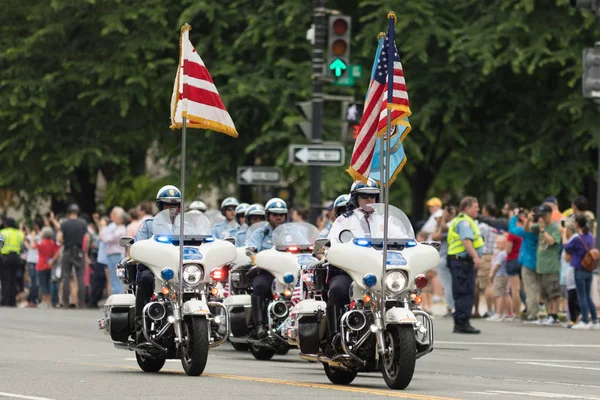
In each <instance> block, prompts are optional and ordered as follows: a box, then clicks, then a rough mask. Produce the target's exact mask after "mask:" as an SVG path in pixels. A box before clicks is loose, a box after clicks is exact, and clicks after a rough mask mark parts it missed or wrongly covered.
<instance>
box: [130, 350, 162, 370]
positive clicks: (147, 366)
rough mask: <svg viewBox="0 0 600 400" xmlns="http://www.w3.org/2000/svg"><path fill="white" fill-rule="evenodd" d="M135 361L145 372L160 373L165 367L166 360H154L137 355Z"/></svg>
mask: <svg viewBox="0 0 600 400" xmlns="http://www.w3.org/2000/svg"><path fill="white" fill-rule="evenodd" d="M135 359H136V361H137V363H138V365H139V367H140V368H141V369H142V371H144V372H158V371H160V370H161V369H162V367H163V366H164V365H165V361H166V358H153V357H149V356H142V355H140V354H138V353H137V352H136V353H135Z"/></svg>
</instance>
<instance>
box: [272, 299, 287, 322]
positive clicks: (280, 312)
mask: <svg viewBox="0 0 600 400" xmlns="http://www.w3.org/2000/svg"><path fill="white" fill-rule="evenodd" d="M271 312H272V313H273V315H274V316H276V317H277V318H285V317H287V315H288V306H287V304H285V303H284V302H283V301H275V302H273V304H271Z"/></svg>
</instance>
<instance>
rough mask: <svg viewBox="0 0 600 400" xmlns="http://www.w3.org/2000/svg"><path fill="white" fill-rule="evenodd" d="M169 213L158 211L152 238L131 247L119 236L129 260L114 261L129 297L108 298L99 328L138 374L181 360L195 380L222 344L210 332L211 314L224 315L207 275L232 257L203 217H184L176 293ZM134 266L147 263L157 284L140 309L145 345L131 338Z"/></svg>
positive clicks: (175, 248) (176, 240)
mask: <svg viewBox="0 0 600 400" xmlns="http://www.w3.org/2000/svg"><path fill="white" fill-rule="evenodd" d="M171 211H172V210H169V209H166V210H163V211H161V212H160V213H158V214H157V215H156V216H155V217H154V220H153V232H154V236H152V238H150V239H148V240H140V241H137V242H135V243H133V239H132V238H131V237H122V238H121V241H120V243H121V245H122V246H123V247H130V256H129V257H128V258H125V259H123V260H122V261H121V262H120V263H119V265H118V270H117V275H118V276H119V277H120V278H121V279H122V280H123V281H124V282H125V283H126V284H128V285H130V288H129V289H130V290H129V292H130V293H127V294H115V295H112V296H110V297H109V298H108V299H107V301H106V304H105V309H104V318H102V319H100V320H99V321H98V325H99V328H100V329H102V330H104V331H105V333H106V334H109V335H110V337H111V339H112V340H113V341H114V345H115V347H116V348H118V349H123V350H132V351H135V353H136V360H137V363H138V365H139V367H140V368H141V369H142V370H143V371H145V372H158V371H160V369H161V368H162V367H163V366H164V364H165V360H166V359H181V363H182V366H183V369H184V371H185V373H186V374H187V375H190V376H198V375H200V374H202V372H203V371H204V368H205V366H206V362H207V358H208V350H209V348H213V347H216V346H218V345H220V344H221V343H223V342H224V340H225V337H222V338H220V339H218V338H219V336H218V335H216V334H215V332H212V327H211V322H212V321H213V320H214V319H216V318H218V317H217V316H215V315H214V314H213V313H211V311H210V310H211V309H218V308H222V309H223V312H224V314H225V315H227V310H226V309H225V307H223V306H222V304H221V303H219V302H214V301H210V295H211V291H212V289H214V287H213V277H212V276H213V275H214V273H213V272H215V271H219V270H220V268H221V267H222V266H223V265H225V264H227V263H229V262H231V261H232V260H233V259H235V247H234V246H233V244H231V243H229V242H227V241H222V240H215V238H214V237H213V236H212V235H211V226H210V222H209V221H208V219H207V218H206V216H204V215H203V214H201V213H194V212H190V213H186V214H185V218H184V219H185V223H184V243H183V246H184V249H183V252H184V255H183V273H182V274H181V279H182V280H183V285H182V289H183V290H182V291H180V281H179V279H180V274H179V272H177V270H178V265H179V253H180V248H179V246H180V245H181V243H180V237H179V231H180V217H179V215H178V216H177V217H175V220H174V222H173V223H172V222H171V221H172V219H171ZM138 263H142V264H144V265H146V266H147V267H148V268H149V269H150V270H151V271H152V273H153V274H154V276H155V280H156V284H155V288H156V291H155V293H154V295H153V296H152V299H151V301H150V302H149V303H148V304H147V305H146V306H145V307H144V309H143V316H142V320H143V335H144V337H145V339H146V342H144V343H140V344H139V345H137V344H136V342H135V340H132V339H131V338H130V337H131V336H132V335H133V337H135V328H134V327H135V325H134V317H135V296H134V295H133V294H132V293H131V292H132V288H133V287H134V283H135V265H136V264H138ZM225 320H226V321H227V318H225ZM215 322H218V323H220V321H215ZM226 328H228V326H226Z"/></svg>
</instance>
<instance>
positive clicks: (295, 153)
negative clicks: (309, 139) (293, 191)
mask: <svg viewBox="0 0 600 400" xmlns="http://www.w3.org/2000/svg"><path fill="white" fill-rule="evenodd" d="M344 154H345V151H344V146H341V145H331V146H329V145H295V144H292V145H290V152H289V162H290V163H292V164H295V165H325V166H339V165H344V161H345V160H344Z"/></svg>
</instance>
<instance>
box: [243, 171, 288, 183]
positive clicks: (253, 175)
mask: <svg viewBox="0 0 600 400" xmlns="http://www.w3.org/2000/svg"><path fill="white" fill-rule="evenodd" d="M237 176H238V179H237V180H238V184H240V185H277V184H279V181H281V170H280V169H279V168H274V167H239V168H238V171H237Z"/></svg>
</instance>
